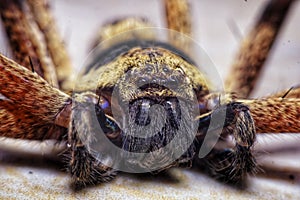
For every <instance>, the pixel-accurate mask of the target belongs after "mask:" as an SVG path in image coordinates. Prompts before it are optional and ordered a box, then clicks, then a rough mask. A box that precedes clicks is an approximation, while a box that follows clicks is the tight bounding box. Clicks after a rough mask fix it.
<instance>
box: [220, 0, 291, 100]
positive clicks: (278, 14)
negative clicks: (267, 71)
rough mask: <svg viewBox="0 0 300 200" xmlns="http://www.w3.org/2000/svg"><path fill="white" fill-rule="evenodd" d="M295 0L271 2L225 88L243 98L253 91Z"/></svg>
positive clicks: (241, 51) (242, 48)
mask: <svg viewBox="0 0 300 200" xmlns="http://www.w3.org/2000/svg"><path fill="white" fill-rule="evenodd" d="M293 2H294V0H287V1H285V0H271V1H270V2H269V3H268V4H267V6H266V8H265V9H264V11H263V13H262V16H261V17H260V18H259V20H258V22H257V23H256V25H255V27H254V29H253V30H252V31H251V32H250V34H249V35H248V37H246V38H245V39H244V40H243V42H242V45H241V47H240V51H239V53H238V55H237V57H236V59H235V61H234V63H233V65H232V67H231V70H230V72H229V73H228V74H229V76H228V77H227V78H226V81H225V88H226V89H227V90H228V91H230V92H235V93H236V94H238V95H239V97H241V98H247V97H248V96H249V95H250V93H251V91H252V90H253V88H254V86H255V84H256V80H257V78H258V76H259V74H260V72H261V69H262V67H263V64H264V62H265V60H266V58H267V56H268V54H269V51H270V49H271V47H272V45H273V44H274V41H275V39H276V36H277V35H278V32H279V30H280V27H281V25H282V23H283V21H284V19H285V18H286V15H287V13H288V11H289V8H290V7H291V5H292V3H293Z"/></svg>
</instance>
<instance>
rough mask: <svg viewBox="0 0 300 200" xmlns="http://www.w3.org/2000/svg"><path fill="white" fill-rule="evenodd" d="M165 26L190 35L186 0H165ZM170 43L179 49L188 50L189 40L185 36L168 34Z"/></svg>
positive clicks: (189, 17) (188, 11)
mask: <svg viewBox="0 0 300 200" xmlns="http://www.w3.org/2000/svg"><path fill="white" fill-rule="evenodd" d="M164 3H165V10H166V20H167V27H168V28H169V29H171V30H175V31H178V32H180V33H182V34H185V35H186V36H191V32H192V28H191V15H190V7H189V3H188V1H187V0H165V1H164ZM169 40H170V43H171V44H173V45H174V46H176V47H177V48H179V49H181V50H185V51H188V50H189V45H190V44H189V41H187V40H186V39H185V37H180V35H177V34H172V33H170V35H169Z"/></svg>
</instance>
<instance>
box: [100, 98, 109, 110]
mask: <svg viewBox="0 0 300 200" xmlns="http://www.w3.org/2000/svg"><path fill="white" fill-rule="evenodd" d="M99 106H100V107H101V108H102V109H103V110H105V109H106V108H108V107H109V106H110V105H109V102H108V100H107V99H106V98H104V97H100V99H99Z"/></svg>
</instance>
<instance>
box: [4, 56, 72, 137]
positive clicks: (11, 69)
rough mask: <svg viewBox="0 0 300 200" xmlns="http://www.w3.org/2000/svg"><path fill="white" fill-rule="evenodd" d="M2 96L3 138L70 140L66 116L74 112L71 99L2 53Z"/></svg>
mask: <svg viewBox="0 0 300 200" xmlns="http://www.w3.org/2000/svg"><path fill="white" fill-rule="evenodd" d="M0 94H1V96H0V136H4V137H11V138H22V139H35V140H43V139H57V140H59V139H62V138H63V137H66V134H67V127H68V124H69V123H68V120H67V117H62V116H68V114H66V113H65V112H66V111H67V112H68V110H69V111H70V109H66V108H68V107H70V106H71V98H70V97H69V96H68V95H67V94H65V93H63V92H61V91H60V90H58V89H56V88H54V87H52V86H51V85H50V84H49V83H48V82H46V81H45V80H44V79H42V78H41V77H40V76H39V75H38V74H37V73H33V72H32V71H31V70H28V69H26V68H25V67H22V66H20V65H18V64H17V63H15V62H14V61H12V60H10V59H8V58H6V57H4V56H3V55H1V54H0ZM70 114H71V113H70V112H69V115H70ZM63 118H65V119H66V120H67V121H66V120H62V119H63Z"/></svg>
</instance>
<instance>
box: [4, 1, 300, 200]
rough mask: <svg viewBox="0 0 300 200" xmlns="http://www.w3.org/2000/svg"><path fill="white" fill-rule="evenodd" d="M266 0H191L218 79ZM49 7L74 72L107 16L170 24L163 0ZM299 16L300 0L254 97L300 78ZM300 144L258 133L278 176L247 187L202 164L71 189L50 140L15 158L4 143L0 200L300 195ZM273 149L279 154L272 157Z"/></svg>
mask: <svg viewBox="0 0 300 200" xmlns="http://www.w3.org/2000/svg"><path fill="white" fill-rule="evenodd" d="M266 2H267V1H253V0H248V1H247V0H239V1H237V0H223V1H218V0H200V1H197V0H193V1H191V5H192V10H191V12H192V15H193V39H194V40H195V41H196V42H197V43H198V44H199V45H200V46H201V47H202V48H203V49H204V50H205V52H206V53H207V55H208V56H209V57H210V59H211V60H212V62H213V63H214V64H215V66H216V68H217V70H218V72H219V73H220V75H221V77H223V78H224V77H225V76H226V74H227V73H228V69H229V67H230V65H231V63H232V62H233V60H234V58H235V55H236V53H237V51H238V48H239V45H240V41H241V38H242V37H244V36H246V35H247V33H248V32H249V30H250V29H251V28H252V26H253V24H254V23H255V21H256V19H257V17H259V15H260V12H261V10H262V8H263V5H264V4H265V3H266ZM51 7H52V10H53V15H54V17H55V19H56V20H57V25H58V27H59V31H60V33H61V35H62V37H63V38H64V41H65V43H66V47H67V49H68V52H69V53H70V56H71V59H72V62H73V65H74V68H75V70H78V69H80V68H81V67H82V65H83V64H84V63H85V59H86V58H87V55H88V52H89V48H90V45H91V42H92V39H93V37H94V36H95V35H96V32H97V31H98V30H99V28H100V27H101V25H102V24H103V23H105V22H107V21H110V20H112V19H115V18H120V17H124V16H143V17H146V18H148V19H149V20H150V21H151V22H152V23H153V24H155V25H156V26H158V27H165V19H164V8H163V6H162V1H161V0H152V1H146V0H126V1H123V0H110V1H105V0H76V1H74V0H53V1H51ZM299 19H300V3H299V2H296V3H295V4H294V7H293V8H292V9H291V10H290V13H289V16H288V18H287V20H286V22H285V24H284V26H283V29H282V30H281V33H280V35H279V37H278V39H277V41H276V43H275V45H274V46H273V48H272V51H271V55H270V56H269V58H268V60H267V62H266V64H265V68H264V70H263V74H262V76H261V77H260V79H259V82H258V87H257V89H256V90H255V92H254V93H253V95H252V97H262V96H265V95H267V94H271V93H275V92H277V91H280V90H283V89H287V88H290V87H291V86H294V85H297V84H299V83H300V76H299V75H300V37H299V36H300V29H299ZM0 32H1V34H0V52H1V53H4V54H5V55H10V52H9V51H10V50H9V47H8V44H7V42H6V39H5V35H3V33H2V27H0ZM0 141H1V140H0ZM1 144H2V143H1V142H0V146H1ZM275 144H276V147H275V146H274V145H275ZM14 145H15V147H16V148H19V149H22V148H23V147H25V149H26V146H28V145H26V144H25V145H24V143H22V144H21V143H18V144H16V143H15V144H14ZM297 145H298V146H299V145H300V136H296V135H294V136H283V135H271V136H267V137H264V138H259V142H258V144H257V149H261V150H260V152H263V153H261V154H262V155H260V157H261V162H265V163H266V164H267V165H268V166H269V168H270V170H275V171H274V173H273V174H275V176H269V175H268V176H267V175H264V176H261V175H257V177H252V178H251V179H250V181H249V182H250V184H249V187H248V189H247V190H246V191H239V190H237V189H234V188H232V187H229V186H226V185H223V184H221V183H219V182H216V181H214V180H212V179H210V178H209V177H207V176H206V175H203V174H202V173H201V172H199V171H197V170H186V169H184V170H182V169H174V170H171V171H170V172H168V173H167V174H163V175H159V176H148V175H145V176H144V175H127V174H121V175H120V176H119V177H118V178H117V179H116V180H114V181H112V182H111V183H107V184H103V185H100V186H96V187H93V188H89V189H86V190H84V191H82V192H79V193H76V194H75V193H72V190H71V189H70V187H69V182H70V178H69V176H68V174H66V173H65V172H62V171H61V170H60V168H59V167H58V166H57V165H56V164H55V163H52V161H50V160H48V158H45V157H44V156H43V154H44V153H45V154H46V153H47V151H50V150H51V149H50V150H49V148H47V143H44V144H43V145H38V144H35V143H34V144H32V145H29V146H30V148H29V149H31V150H30V154H31V153H32V152H34V151H37V154H38V155H39V156H40V158H32V157H31V156H26V157H24V156H23V155H21V156H20V155H14V156H15V157H14V156H11V155H12V154H10V153H7V152H5V151H1V149H0V199H13V198H17V199H21V198H22V199H23V198H25V197H27V198H29V196H30V198H35V199H56V198H61V199H69V198H70V199H76V198H79V199H83V198H95V199H98V198H102V197H106V198H108V199H112V198H117V199H126V198H128V199H129V198H130V199H140V198H145V199H159V198H163V197H164V198H168V199H181V198H191V199H204V198H206V199H233V198H238V199H249V198H251V199H297V198H300V190H299V186H300V180H299V179H300V161H299V160H300V159H299V156H300V155H299V149H298V151H297V152H296V150H297V148H295V149H296V150H293V149H292V150H290V151H286V149H288V148H287V147H289V146H291V147H293V148H294V147H295V146H297ZM40 146H42V148H41V147H40ZM262 147H264V148H262ZM36 149H37V150H36ZM38 149H43V150H38ZM267 152H269V153H267ZM272 152H276V154H275V156H272V155H273V154H272ZM265 155H268V156H265ZM22 157H23V158H22ZM49 162H50V163H51V164H49ZM276 166H278V168H276ZM273 167H274V168H273ZM276 169H277V171H276Z"/></svg>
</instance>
